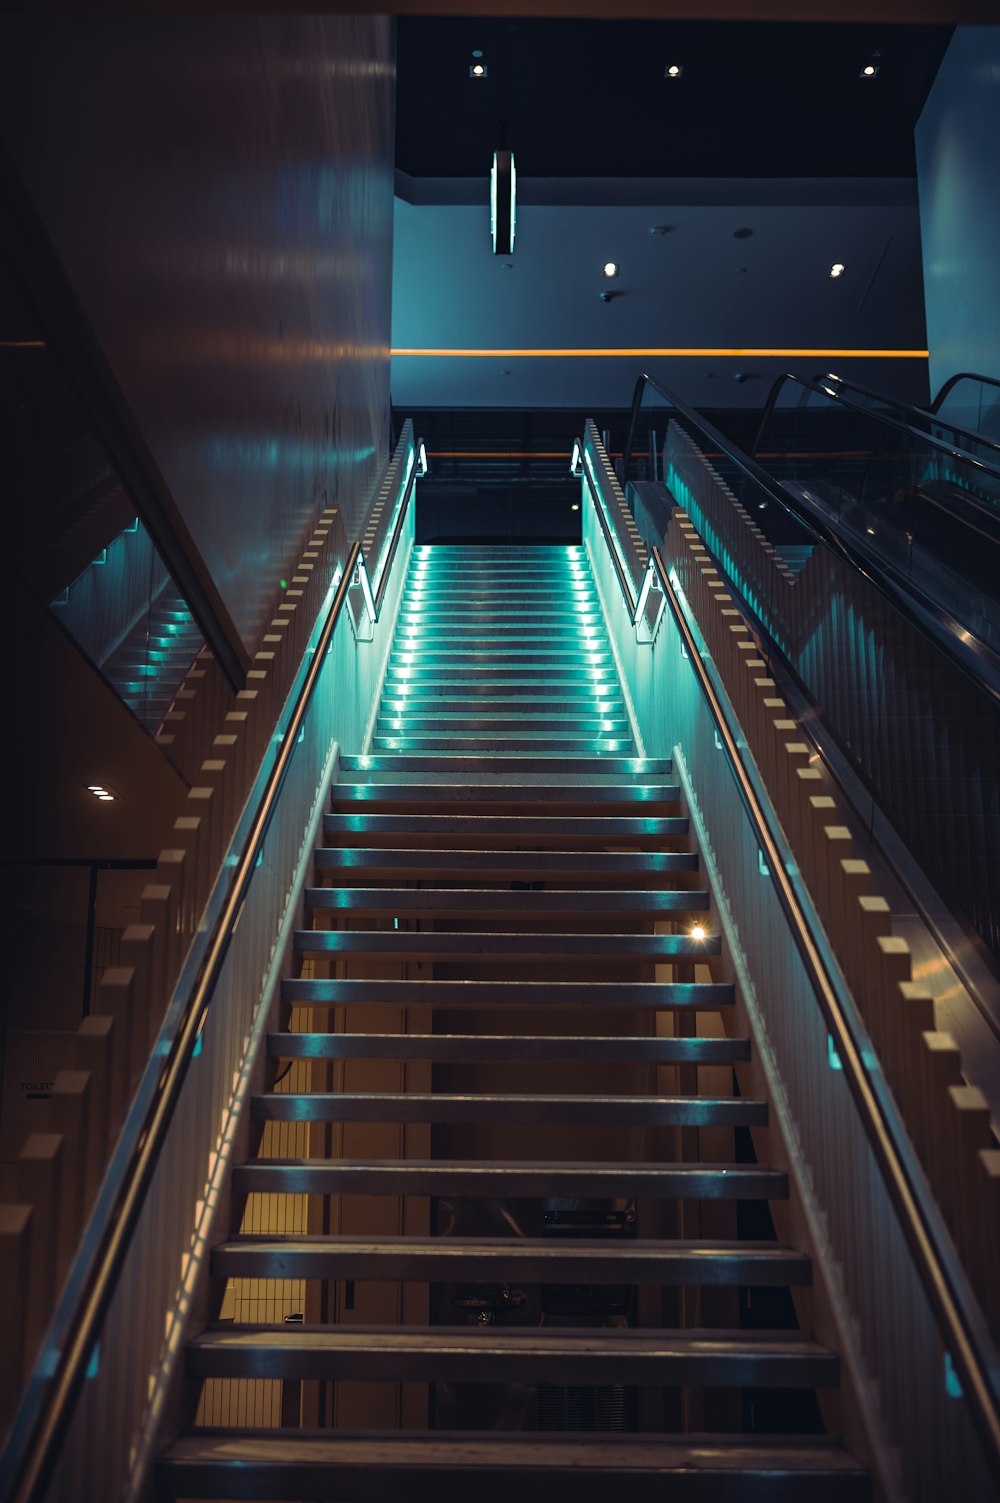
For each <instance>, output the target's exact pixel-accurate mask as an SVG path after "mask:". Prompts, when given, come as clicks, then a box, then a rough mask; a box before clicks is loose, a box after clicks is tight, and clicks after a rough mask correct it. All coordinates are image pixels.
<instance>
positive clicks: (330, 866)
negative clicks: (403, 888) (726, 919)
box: [314, 846, 699, 882]
mask: <svg viewBox="0 0 1000 1503" xmlns="http://www.w3.org/2000/svg"><path fill="white" fill-rule="evenodd" d="M314 865H315V869H316V870H317V871H338V872H346V873H348V874H349V875H350V876H351V877H354V878H358V877H363V876H365V875H367V874H368V873H371V872H375V873H378V874H379V875H382V874H388V873H390V872H394V871H396V872H399V873H400V875H402V874H403V873H404V872H405V874H406V878H407V880H412V881H415V880H417V879H418V878H423V877H425V876H426V875H428V874H429V873H433V874H435V875H437V876H439V877H441V878H447V877H455V878H456V879H458V878H462V877H478V878H481V880H482V881H484V882H485V881H494V880H502V881H508V880H511V881H512V880H514V879H516V878H519V877H520V878H526V879H528V880H534V881H538V880H541V879H547V880H548V881H550V882H551V881H560V880H570V881H572V880H581V881H582V880H584V879H588V878H593V879H594V880H595V881H596V880H599V879H600V878H605V879H608V880H610V879H612V878H615V877H619V878H626V877H635V878H638V877H642V876H664V877H666V876H673V875H674V874H675V873H678V872H696V871H698V869H699V861H698V856H697V853H696V852H694V851H672V852H671V851H491V850H486V849H481V850H473V851H435V850H414V849H411V848H410V847H409V846H396V847H392V846H389V847H371V846H369V847H365V846H354V847H353V848H350V849H343V848H339V847H327V846H321V847H320V848H319V849H318V850H317V852H316V856H315V863H314Z"/></svg>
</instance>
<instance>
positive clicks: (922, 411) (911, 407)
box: [755, 371, 1000, 463]
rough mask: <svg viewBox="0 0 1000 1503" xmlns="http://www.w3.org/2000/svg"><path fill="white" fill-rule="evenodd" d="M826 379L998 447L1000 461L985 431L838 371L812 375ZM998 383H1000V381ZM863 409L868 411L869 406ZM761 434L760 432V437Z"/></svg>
mask: <svg viewBox="0 0 1000 1503" xmlns="http://www.w3.org/2000/svg"><path fill="white" fill-rule="evenodd" d="M784 379H785V377H784V376H780V377H779V378H778V382H776V383H775V384H776V385H777V384H779V383H780V382H781V381H784ZM826 381H835V382H836V383H837V388H838V389H840V388H843V390H844V391H848V392H859V393H860V394H861V396H863V397H871V399H872V401H873V402H884V403H885V405H886V406H887V407H893V408H895V410H896V411H897V412H901V413H904V414H905V413H907V412H912V413H915V414H916V416H917V417H921V418H926V419H927V420H928V422H931V423H940V424H941V426H942V427H943V428H947V429H949V430H950V432H952V433H958V434H960V435H961V437H962V438H967V439H969V440H970V442H971V443H974V444H979V445H981V446H982V447H983V448H986V449H996V451H997V454H998V461H997V462H998V463H1000V440H997V439H994V438H990V437H989V436H988V435H987V434H985V433H977V432H976V431H975V429H973V428H963V427H962V425H961V423H953V422H952V421H951V419H950V418H943V417H938V415H937V413H936V412H934V411H933V409H932V408H929V407H917V406H916V405H915V404H914V403H912V402H897V401H896V399H895V397H886V396H883V394H882V393H881V392H878V391H872V390H871V389H870V388H869V387H867V386H862V385H860V383H859V382H857V381H845V379H844V377H843V376H838V375H837V373H836V371H817V373H816V375H815V376H812V377H810V383H811V384H813V385H816V386H819V385H821V384H822V383H823V382H826ZM997 384H998V385H1000V383H997ZM853 405H854V404H852V406H853ZM862 410H864V411H867V408H865V409H862ZM870 416H872V417H874V418H879V417H882V416H883V414H882V413H880V412H873V413H871V414H870ZM903 421H904V422H906V421H907V419H906V418H905V417H904V418H903ZM762 426H763V425H762ZM759 436H760V434H759V433H758V438H759ZM928 436H930V435H928ZM755 450H756V445H755ZM963 452H964V451H963Z"/></svg>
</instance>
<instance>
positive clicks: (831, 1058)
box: [826, 1033, 844, 1070]
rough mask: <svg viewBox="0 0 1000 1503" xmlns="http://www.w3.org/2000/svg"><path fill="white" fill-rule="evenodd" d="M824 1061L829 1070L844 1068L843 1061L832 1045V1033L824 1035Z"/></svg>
mask: <svg viewBox="0 0 1000 1503" xmlns="http://www.w3.org/2000/svg"><path fill="white" fill-rule="evenodd" d="M826 1062H827V1064H828V1065H829V1066H830V1069H831V1070H842V1069H843V1068H844V1064H843V1061H842V1060H841V1058H840V1055H839V1054H838V1053H837V1050H836V1048H835V1046H834V1042H833V1034H832V1033H828V1034H827V1036H826Z"/></svg>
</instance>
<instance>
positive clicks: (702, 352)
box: [389, 346, 930, 360]
mask: <svg viewBox="0 0 1000 1503" xmlns="http://www.w3.org/2000/svg"><path fill="white" fill-rule="evenodd" d="M389 353H390V354H392V355H399V356H410V357H418V358H424V359H427V358H432V359H435V360H456V359H461V360H464V359H489V358H490V357H496V358H504V359H507V358H512V357H515V356H517V357H523V358H524V359H526V360H552V359H556V360H562V359H572V358H576V359H585V360H593V359H600V358H602V357H603V358H605V359H613V358H615V357H622V356H629V357H632V358H633V359H634V358H635V357H636V356H641V357H643V358H652V357H656V356H669V357H670V358H671V359H678V358H679V359H686V358H688V357H691V356H698V357H701V358H704V357H705V356H706V355H707V356H712V357H716V356H717V357H719V358H722V359H725V358H728V357H730V356H740V357H751V358H756V359H765V358H767V357H775V358H778V359H787V360H926V359H927V358H928V356H929V355H930V350H772V349H764V348H760V349H753V348H749V349H745V350H718V349H708V348H705V349H699V348H691V349H682V348H681V347H679V346H678V347H677V348H668V349H662V350H651V349H642V350H640V349H635V350H584V349H572V350H568V349H567V350H406V349H398V350H390V352H389Z"/></svg>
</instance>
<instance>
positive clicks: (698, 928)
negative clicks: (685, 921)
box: [688, 924, 705, 939]
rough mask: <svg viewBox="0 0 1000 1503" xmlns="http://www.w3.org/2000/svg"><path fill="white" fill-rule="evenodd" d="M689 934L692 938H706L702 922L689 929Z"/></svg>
mask: <svg viewBox="0 0 1000 1503" xmlns="http://www.w3.org/2000/svg"><path fill="white" fill-rule="evenodd" d="M688 934H689V936H690V937H691V939H704V938H705V929H704V926H703V925H701V924H695V925H694V927H693V928H691V929H689V930H688Z"/></svg>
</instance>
